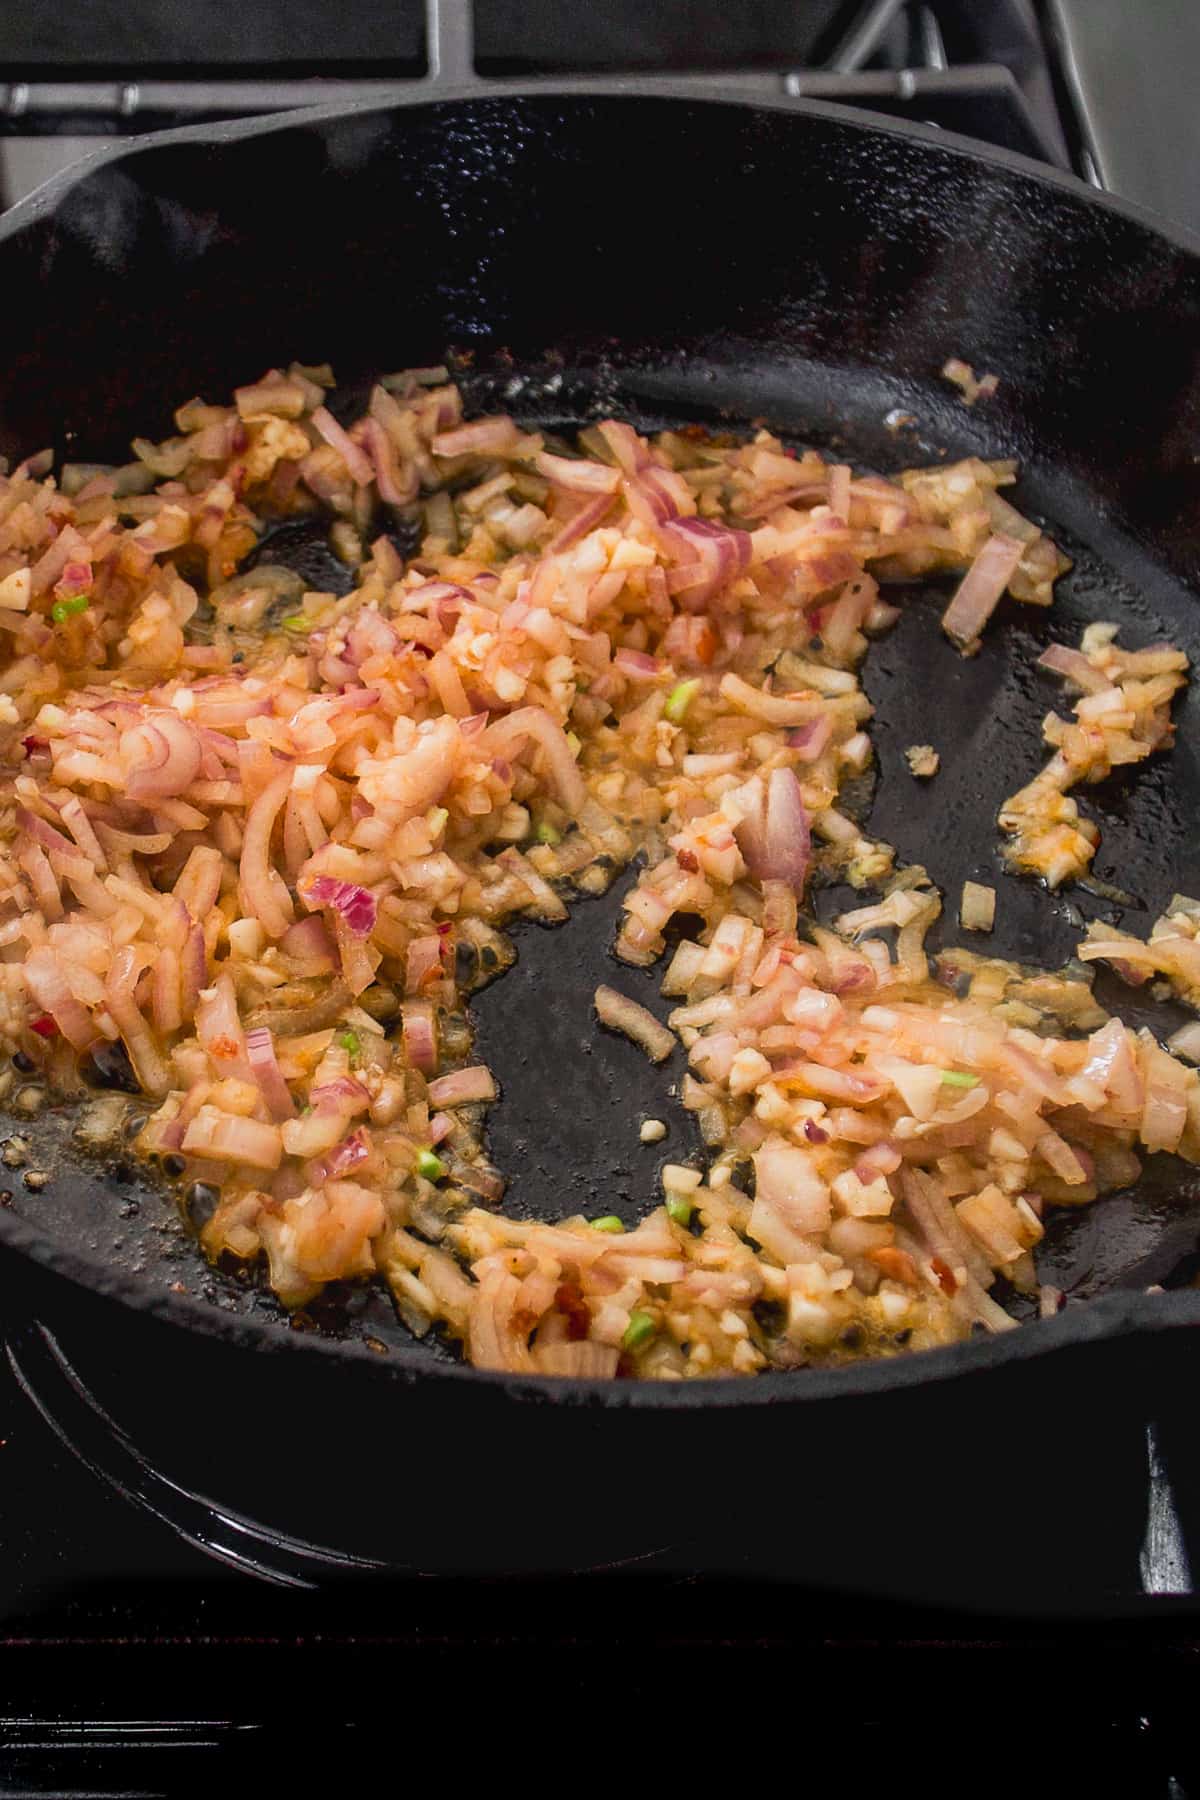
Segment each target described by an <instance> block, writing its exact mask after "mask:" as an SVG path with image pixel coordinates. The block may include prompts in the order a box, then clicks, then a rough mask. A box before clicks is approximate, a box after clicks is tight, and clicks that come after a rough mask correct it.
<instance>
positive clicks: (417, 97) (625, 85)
mask: <svg viewBox="0 0 1200 1800" xmlns="http://www.w3.org/2000/svg"><path fill="white" fill-rule="evenodd" d="M570 98H595V99H611V100H619V101H639V100H650V101H669V102H674V103H679V102H684V103H688V104H692V105H696V106H717V107H722V108H724V109H726V110H730V109H733V108H737V109H739V110H742V111H747V112H752V113H757V112H778V113H784V114H790V115H799V116H801V117H807V118H815V119H820V120H823V121H825V122H826V123H827V124H831V125H834V126H836V127H837V128H838V129H841V130H846V131H852V132H858V133H861V134H862V135H864V136H870V137H876V138H878V137H881V136H882V137H891V138H897V139H900V140H903V141H905V142H906V143H910V144H917V145H925V146H928V147H936V148H939V149H942V150H945V151H948V152H949V153H950V154H952V155H954V156H960V157H963V158H964V159H966V160H969V161H971V162H974V163H977V164H978V163H982V164H984V165H986V166H989V167H992V168H995V169H997V170H1000V171H1002V172H1004V173H1006V174H1009V175H1013V176H1018V177H1022V178H1024V179H1025V180H1029V181H1033V182H1035V183H1037V184H1039V185H1042V186H1046V187H1050V188H1054V189H1057V190H1059V191H1061V192H1064V193H1066V194H1069V195H1071V196H1073V197H1074V198H1075V199H1076V201H1078V202H1082V203H1085V204H1086V205H1088V206H1094V207H1100V208H1101V209H1102V210H1107V211H1109V212H1112V213H1115V214H1116V215H1117V216H1118V217H1120V218H1124V219H1127V220H1129V221H1130V222H1131V223H1133V224H1135V225H1137V226H1139V227H1140V228H1141V229H1142V230H1143V231H1145V232H1147V233H1149V234H1150V235H1151V236H1153V237H1156V238H1158V239H1160V240H1162V241H1164V242H1165V243H1167V244H1168V245H1169V246H1171V247H1172V248H1174V249H1176V250H1178V251H1181V252H1183V253H1184V254H1185V255H1187V256H1188V257H1190V258H1192V259H1193V260H1195V261H1196V262H1197V263H1198V264H1200V233H1197V232H1193V231H1191V230H1190V229H1189V228H1188V227H1186V226H1183V225H1180V224H1177V223H1176V222H1175V221H1173V220H1170V219H1166V218H1163V217H1162V216H1160V215H1159V214H1157V213H1155V212H1153V211H1152V210H1151V209H1149V208H1148V207H1144V206H1141V205H1139V204H1137V203H1136V202H1134V201H1129V200H1124V199H1121V198H1120V197H1118V196H1116V195H1112V194H1108V193H1106V192H1104V191H1103V190H1101V189H1096V188H1093V187H1091V186H1090V185H1089V184H1088V183H1087V182H1085V181H1083V180H1082V179H1081V178H1080V177H1079V176H1077V175H1074V174H1071V173H1069V172H1067V171H1064V170H1060V169H1057V168H1053V167H1051V166H1050V165H1048V164H1043V163H1039V162H1037V161H1035V160H1034V159H1033V158H1032V157H1029V156H1026V155H1024V154H1023V153H1021V152H1019V151H1014V150H1008V149H1004V148H1001V147H998V146H993V145H987V144H981V143H979V142H977V141H976V140H975V139H972V138H969V137H965V136H963V135H962V134H960V133H957V132H949V131H942V130H941V129H940V128H939V127H937V126H930V125H925V124H922V123H920V122H917V121H913V120H908V119H897V118H894V117H892V116H891V115H889V114H885V113H876V112H872V111H871V110H870V109H868V108H860V107H857V106H855V107H850V106H846V105H841V104H838V103H837V102H833V101H825V100H817V99H811V98H808V97H806V96H800V95H788V94H778V95H771V96H764V97H761V98H760V97H757V96H756V97H754V98H753V99H750V98H747V97H746V96H745V95H743V94H739V93H736V92H730V93H728V94H723V93H721V92H720V91H717V90H715V89H709V90H707V91H705V92H703V93H700V92H693V91H688V90H687V89H686V88H685V89H681V88H680V87H679V86H678V85H676V84H675V83H673V82H671V81H670V80H664V79H660V78H654V77H648V78H637V77H630V78H626V79H624V80H613V79H607V80H606V79H604V78H595V79H593V78H586V77H582V78H577V79H574V80H547V81H496V82H491V81H489V82H487V83H486V84H482V83H479V82H476V83H453V84H450V85H447V86H446V87H442V86H441V85H440V83H438V82H436V81H425V82H419V83H417V82H414V83H413V84H411V86H408V87H406V86H403V85H399V86H398V88H397V92H396V94H395V96H394V97H392V98H389V99H386V100H385V99H378V100H367V101H362V102H358V103H351V104H346V103H339V102H337V101H329V102H326V103H324V104H319V105H315V106H311V107H298V108H293V109H290V110H288V111H286V112H279V113H269V114H259V115H255V116H253V117H251V118H246V119H228V120H221V121H218V122H216V123H215V124H200V125H185V126H179V127H176V128H173V129H169V130H164V131H156V132H147V133H143V134H136V135H133V136H131V137H129V138H126V139H119V140H117V141H116V142H114V143H112V144H110V145H108V146H106V147H105V148H103V149H100V150H96V151H93V152H92V153H90V154H89V155H87V156H84V157H83V158H81V159H80V161H78V162H76V163H73V164H72V165H71V166H70V167H69V168H67V169H64V170H61V171H60V172H59V173H58V174H57V175H53V176H51V177H50V179H49V180H48V181H46V182H44V183H42V184H41V186H39V187H37V188H35V189H33V190H32V192H31V193H29V194H28V195H26V196H25V197H24V198H23V199H22V200H20V201H18V202H17V204H16V205H15V206H13V207H11V208H10V209H9V210H8V212H6V213H5V214H4V215H3V216H2V217H0V245H3V244H5V243H7V242H8V241H9V240H11V239H14V238H17V237H19V236H20V235H21V234H22V233H23V232H24V231H25V230H26V229H28V228H30V227H32V226H34V225H36V224H38V223H40V222H41V221H43V220H44V219H46V218H47V217H49V216H50V215H52V213H53V212H54V211H55V210H56V208H57V206H58V204H59V202H60V201H61V200H62V198H63V197H64V196H65V195H66V194H67V193H69V192H70V190H71V189H72V188H74V187H75V186H76V185H77V183H78V182H80V181H82V180H84V179H86V178H88V177H89V176H91V175H93V174H94V173H95V172H96V171H97V170H99V169H101V168H104V167H106V166H107V165H108V164H110V163H117V162H123V161H129V160H131V159H133V158H134V157H137V156H139V155H140V154H142V153H143V152H147V151H154V150H159V149H169V148H171V147H172V146H174V145H177V144H178V145H183V144H199V145H205V144H207V145H209V146H211V147H214V148H215V147H218V146H223V145H225V144H236V143H239V142H241V141H243V140H248V139H255V138H260V137H266V136H269V135H272V134H274V133H276V132H280V131H286V130H291V129H295V128H296V127H299V126H303V125H305V124H313V125H317V124H322V123H325V122H327V121H328V122H334V121H338V120H342V119H349V118H364V117H370V116H373V115H376V114H400V113H406V112H408V111H410V110H412V109H413V108H416V107H441V106H447V105H453V106H463V105H468V106H474V105H479V104H487V103H488V102H490V101H492V100H493V99H495V100H501V101H503V100H520V101H551V102H552V101H555V100H559V99H570ZM0 1244H3V1245H4V1246H6V1247H7V1248H9V1249H11V1250H13V1251H15V1252H17V1253H18V1254H21V1255H25V1256H28V1257H29V1258H30V1260H31V1261H33V1262H34V1263H36V1264H38V1265H40V1266H41V1267H42V1268H44V1269H47V1270H49V1271H50V1272H51V1273H52V1274H53V1275H55V1276H56V1277H61V1278H63V1279H64V1280H66V1281H69V1282H70V1283H72V1284H73V1285H75V1286H79V1287H82V1288H84V1289H85V1290H88V1291H89V1292H91V1293H93V1294H97V1295H99V1296H101V1297H102V1298H103V1299H105V1300H109V1301H115V1302H117V1303H118V1304H120V1305H121V1306H122V1308H123V1309H126V1310H127V1311H128V1312H130V1313H134V1314H137V1313H149V1314H151V1316H153V1317H156V1318H158V1319H160V1320H162V1321H163V1322H165V1323H167V1324H169V1325H171V1326H172V1327H174V1328H175V1329H179V1330H186V1331H190V1332H192V1333H194V1334H197V1335H204V1336H208V1337H215V1338H218V1339H222V1340H224V1341H225V1342H227V1343H229V1344H231V1345H233V1346H235V1347H238V1348H239V1349H249V1350H253V1351H255V1352H257V1353H259V1354H274V1355H276V1356H278V1355H281V1354H282V1353H284V1352H286V1351H289V1350H291V1351H300V1352H301V1353H302V1354H305V1355H314V1354H315V1355H320V1356H324V1357H329V1358H334V1359H336V1360H337V1361H340V1362H347V1361H348V1362H350V1363H353V1364H359V1363H362V1364H364V1365H366V1366H369V1367H371V1368H372V1369H374V1370H375V1372H376V1373H377V1374H380V1375H383V1376H385V1377H386V1378H388V1379H390V1380H391V1381H393V1382H399V1383H401V1384H402V1385H403V1386H405V1387H410V1386H415V1385H416V1384H417V1383H426V1382H429V1381H433V1380H438V1381H449V1382H453V1383H455V1384H462V1383H464V1382H466V1383H469V1384H470V1387H471V1388H473V1389H480V1388H482V1389H483V1390H484V1391H489V1390H490V1391H491V1392H493V1393H495V1394H504V1395H507V1396H508V1397H509V1398H511V1399H513V1400H517V1401H519V1402H521V1403H523V1404H537V1405H548V1404H559V1403H566V1404H568V1405H582V1406H589V1407H600V1408H605V1409H614V1410H618V1409H619V1410H623V1409H625V1408H628V1407H633V1408H636V1409H642V1408H664V1407H665V1408H666V1409H667V1410H669V1411H671V1412H694V1411H697V1410H707V1409H709V1408H710V1407H713V1406H717V1407H720V1408H722V1409H724V1408H726V1407H729V1406H733V1407H736V1408H738V1409H739V1410H740V1409H743V1408H747V1407H761V1406H765V1405H771V1404H777V1403H779V1402H782V1401H790V1402H791V1403H792V1404H796V1403H808V1404H816V1403H819V1402H822V1401H828V1400H834V1399H838V1398H849V1397H851V1396H861V1397H864V1398H865V1397H867V1396H871V1395H876V1394H881V1393H891V1392H895V1391H900V1392H905V1393H909V1392H911V1391H912V1390H914V1389H925V1388H927V1387H934V1386H939V1385H945V1384H947V1383H948V1382H951V1381H956V1380H961V1379H962V1378H963V1377H965V1376H968V1375H971V1374H974V1373H982V1372H983V1371H985V1370H1001V1369H1007V1368H1010V1367H1014V1366H1018V1365H1024V1364H1029V1363H1031V1362H1040V1361H1042V1360H1043V1359H1045V1358H1046V1357H1050V1356H1054V1355H1061V1354H1064V1353H1067V1352H1069V1351H1070V1350H1072V1349H1075V1350H1080V1351H1082V1350H1084V1349H1086V1348H1088V1347H1094V1346H1097V1345H1099V1344H1102V1343H1108V1342H1111V1341H1114V1340H1122V1341H1124V1340H1128V1341H1131V1342H1133V1343H1136V1342H1139V1341H1141V1340H1154V1339H1157V1338H1159V1337H1162V1336H1164V1335H1166V1334H1167V1333H1169V1332H1172V1331H1174V1330H1176V1329H1178V1328H1180V1327H1188V1326H1196V1325H1200V1291H1198V1290H1192V1289H1188V1290H1176V1291H1173V1292H1169V1293H1163V1294H1156V1295H1150V1294H1146V1293H1143V1292H1140V1291H1138V1290H1134V1289H1124V1290H1117V1291H1115V1292H1112V1293H1109V1294H1106V1295H1102V1296H1100V1297H1099V1298H1097V1299H1093V1300H1089V1301H1087V1302H1086V1303H1083V1304H1080V1305H1079V1306H1077V1307H1075V1308H1071V1309H1069V1310H1066V1311H1064V1312H1061V1313H1059V1314H1057V1315H1056V1316H1055V1317H1054V1318H1050V1319H1039V1320H1031V1321H1029V1322H1027V1323H1025V1324H1022V1325H1020V1326H1019V1327H1017V1328H1016V1329H1015V1330H1014V1331H1011V1332H1004V1333H1002V1334H999V1335H997V1336H987V1337H982V1336H977V1337H971V1338H967V1339H964V1340H963V1341H961V1342H960V1343H956V1344H950V1345H946V1346H944V1347H942V1348H940V1349H936V1350H925V1351H917V1352H912V1353H907V1354H902V1355H899V1356H896V1357H881V1358H867V1359H863V1360H861V1361H858V1362H850V1363H846V1364H843V1365H841V1366H839V1367H836V1368H807V1369H799V1370H794V1371H778V1372H773V1373H771V1374H769V1375H768V1376H766V1377H765V1378H762V1377H759V1378H756V1379H753V1380H749V1381H740V1380H738V1381H734V1380H723V1379H719V1378H715V1377H702V1378H700V1379H697V1380H693V1381H688V1382H678V1383H676V1382H637V1381H611V1380H610V1381H603V1380H595V1379H590V1380H583V1379H579V1378H558V1379H554V1378H547V1377H537V1378H530V1377H521V1376H514V1375H511V1374H508V1373H505V1372H500V1371H492V1370H486V1369H475V1368H472V1367H471V1366H470V1365H469V1364H466V1363H461V1362H454V1363H448V1362H439V1361H430V1362H426V1361H424V1360H420V1359H415V1358H414V1360H413V1361H412V1362H411V1363H409V1362H408V1361H407V1360H405V1361H400V1360H399V1359H397V1360H394V1361H392V1360H389V1361H384V1360H382V1359H381V1358H380V1357H379V1356H378V1354H377V1353H375V1352H372V1351H371V1350H369V1349H368V1348H367V1346H366V1345H365V1344H362V1343H359V1342H357V1341H354V1340H346V1339H326V1338H322V1337H318V1336H315V1335H313V1334H311V1333H308V1332H296V1331H290V1330H288V1329H286V1328H285V1327H281V1325H280V1324H279V1322H278V1321H276V1320H273V1319H258V1318H254V1317H252V1316H246V1315H241V1316H238V1317H232V1316H230V1315H229V1314H227V1313H225V1312H223V1311H221V1310H220V1309H219V1308H217V1307H215V1306H211V1305H208V1304H206V1303H205V1302H203V1301H201V1300H198V1299H195V1298H193V1297H192V1296H191V1295H187V1294H184V1295H179V1294H173V1293H171V1292H170V1291H169V1289H168V1288H167V1287H166V1286H165V1285H164V1287H163V1289H162V1290H161V1291H159V1290H156V1289H155V1288H154V1287H153V1286H151V1285H149V1284H148V1283H147V1282H146V1281H145V1280H143V1279H139V1278H137V1277H136V1276H134V1275H133V1274H132V1273H130V1272H127V1271H124V1270H121V1269H116V1268H113V1267H112V1266H111V1265H108V1264H106V1263H104V1262H102V1261H98V1260H96V1259H94V1258H93V1257H91V1256H89V1255H88V1254H86V1253H85V1252H84V1251H82V1250H79V1249H77V1248H76V1247H75V1246H74V1245H71V1244H69V1243H66V1242H63V1241H61V1240H56V1239H53V1238H49V1237H47V1236H46V1235H45V1234H44V1233H43V1232H41V1231H39V1230H38V1229H37V1227H36V1226H35V1225H33V1224H32V1223H31V1222H29V1221H28V1220H26V1219H25V1218H23V1217H21V1216H20V1215H18V1214H15V1213H13V1212H11V1211H9V1210H7V1209H0Z"/></svg>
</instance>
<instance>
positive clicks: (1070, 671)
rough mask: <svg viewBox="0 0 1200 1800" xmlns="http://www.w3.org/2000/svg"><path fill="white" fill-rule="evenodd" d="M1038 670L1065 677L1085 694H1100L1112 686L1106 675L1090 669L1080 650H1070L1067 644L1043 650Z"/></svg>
mask: <svg viewBox="0 0 1200 1800" xmlns="http://www.w3.org/2000/svg"><path fill="white" fill-rule="evenodd" d="M1038 668H1039V669H1049V670H1050V672H1051V674H1052V675H1062V676H1065V677H1066V679H1067V680H1068V681H1073V682H1074V683H1075V686H1076V687H1078V688H1082V689H1083V691H1084V693H1085V694H1102V693H1103V692H1104V691H1105V689H1106V688H1110V687H1111V686H1112V685H1113V684H1112V682H1111V681H1110V680H1109V678H1108V676H1107V675H1102V674H1101V673H1100V670H1099V669H1096V668H1093V667H1092V664H1091V663H1090V662H1089V661H1088V659H1087V657H1086V656H1085V655H1084V654H1083V651H1082V650H1072V649H1071V647H1070V645H1068V644H1051V645H1050V647H1049V649H1047V650H1043V651H1042V654H1041V655H1040V656H1039V657H1038Z"/></svg>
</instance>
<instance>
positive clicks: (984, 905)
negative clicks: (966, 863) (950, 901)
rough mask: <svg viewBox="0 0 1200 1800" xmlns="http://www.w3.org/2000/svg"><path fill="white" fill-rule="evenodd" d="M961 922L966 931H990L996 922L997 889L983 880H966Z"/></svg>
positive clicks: (960, 915)
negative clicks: (984, 884) (986, 884)
mask: <svg viewBox="0 0 1200 1800" xmlns="http://www.w3.org/2000/svg"><path fill="white" fill-rule="evenodd" d="M958 919H959V924H960V925H961V926H962V928H963V930H964V931H990V930H991V929H992V926H993V925H994V924H995V923H996V890H995V888H991V887H984V886H983V884H982V882H978V881H964V882H963V891H962V905H961V906H960V907H959V909H958Z"/></svg>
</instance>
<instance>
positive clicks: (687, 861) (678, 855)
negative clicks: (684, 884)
mask: <svg viewBox="0 0 1200 1800" xmlns="http://www.w3.org/2000/svg"><path fill="white" fill-rule="evenodd" d="M675 861H676V862H677V863H678V864H679V866H680V868H681V869H686V870H687V872H688V874H689V875H695V874H696V873H697V871H698V870H699V868H700V859H699V857H698V856H697V855H696V853H695V851H694V850H677V851H676V852H675Z"/></svg>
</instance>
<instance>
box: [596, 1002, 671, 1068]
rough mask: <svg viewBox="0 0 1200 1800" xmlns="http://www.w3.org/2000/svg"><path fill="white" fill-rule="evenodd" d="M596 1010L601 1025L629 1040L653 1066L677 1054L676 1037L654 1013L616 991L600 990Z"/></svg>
mask: <svg viewBox="0 0 1200 1800" xmlns="http://www.w3.org/2000/svg"><path fill="white" fill-rule="evenodd" d="M595 1007H596V1017H597V1018H598V1019H599V1020H600V1023H601V1024H602V1025H607V1026H608V1027H609V1029H610V1031H619V1032H621V1033H622V1034H623V1035H624V1036H625V1037H627V1038H630V1039H631V1040H632V1041H633V1042H634V1043H635V1044H637V1045H638V1047H639V1048H640V1049H642V1050H644V1051H645V1052H646V1055H647V1056H648V1057H649V1058H650V1061H651V1062H655V1063H659V1062H664V1061H665V1060H666V1058H667V1057H668V1056H670V1054H671V1052H672V1050H674V1048H675V1046H676V1042H677V1039H676V1037H675V1033H674V1032H673V1031H668V1029H667V1027H666V1026H665V1025H663V1024H662V1023H661V1022H660V1021H659V1020H658V1019H656V1018H655V1016H654V1014H653V1013H652V1012H648V1011H647V1009H646V1008H645V1007H644V1006H639V1005H638V1003H637V1001H636V1000H630V999H629V997H628V996H627V995H625V994H619V993H618V992H617V990H616V988H610V987H598V988H597V989H596V994H595Z"/></svg>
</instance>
